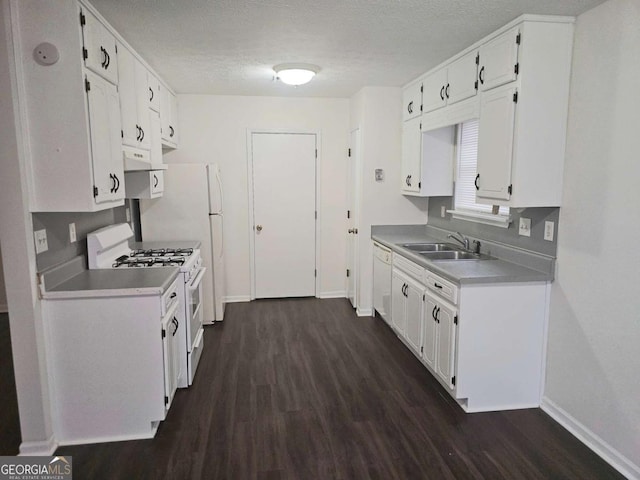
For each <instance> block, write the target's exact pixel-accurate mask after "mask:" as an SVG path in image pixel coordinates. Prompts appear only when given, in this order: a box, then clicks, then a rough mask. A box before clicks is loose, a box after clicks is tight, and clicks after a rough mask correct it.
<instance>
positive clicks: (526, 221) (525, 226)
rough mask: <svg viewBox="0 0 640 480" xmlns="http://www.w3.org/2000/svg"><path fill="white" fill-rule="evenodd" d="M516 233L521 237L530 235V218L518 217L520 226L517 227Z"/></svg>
mask: <svg viewBox="0 0 640 480" xmlns="http://www.w3.org/2000/svg"><path fill="white" fill-rule="evenodd" d="M518 233H519V234H520V235H522V236H523V237H530V236H531V219H530V218H524V217H520V226H519V228H518Z"/></svg>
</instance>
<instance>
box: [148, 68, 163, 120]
mask: <svg viewBox="0 0 640 480" xmlns="http://www.w3.org/2000/svg"><path fill="white" fill-rule="evenodd" d="M147 83H148V84H149V108H150V109H151V110H153V111H154V112H159V111H160V82H159V81H158V77H156V76H155V75H154V74H153V73H151V72H148V73H147Z"/></svg>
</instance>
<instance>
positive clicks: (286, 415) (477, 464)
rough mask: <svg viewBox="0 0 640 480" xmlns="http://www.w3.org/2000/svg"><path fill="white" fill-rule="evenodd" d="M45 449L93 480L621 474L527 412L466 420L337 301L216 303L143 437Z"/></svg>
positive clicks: (390, 337) (369, 323)
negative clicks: (221, 315) (191, 373)
mask: <svg viewBox="0 0 640 480" xmlns="http://www.w3.org/2000/svg"><path fill="white" fill-rule="evenodd" d="M0 319H1V318H0ZM0 355H2V362H3V363H2V364H1V365H2V366H3V368H4V365H5V362H6V360H5V357H4V353H3V352H0ZM3 375H6V374H4V373H3ZM3 385H4V384H3ZM16 415H17V411H16V413H15V414H14V417H16ZM0 418H2V421H3V422H4V424H6V425H9V424H10V422H11V421H13V420H11V419H10V418H9V417H7V415H4V414H3V415H2V416H0ZM16 418H17V417H16ZM14 420H15V419H14ZM8 432H10V429H8V430H5V429H4V428H3V429H2V443H1V445H7V444H8V443H11V441H12V440H11V439H12V438H13V437H11V434H10V433H8ZM14 443H15V440H14ZM15 449H16V451H17V444H16V445H15ZM57 453H58V454H60V455H71V456H73V464H74V471H75V473H76V476H77V478H92V479H101V478H105V479H131V478H136V479H146V478H148V479H154V480H155V479H163V478H164V479H172V480H175V479H240V480H244V479H260V480H276V479H277V480H284V479H287V480H288V479H291V480H298V479H305V480H307V479H310V480H314V479H340V480H342V479H345V480H347V479H358V480H360V479H381V480H382V479H384V480H390V479H434V480H442V479H451V480H459V479H473V480H496V479H508V480H513V479H533V480H538V479H580V480H589V479H612V480H613V479H621V478H623V477H622V476H621V475H619V474H618V473H617V472H616V471H615V470H614V469H613V468H611V467H610V466H609V465H607V464H606V463H605V462H604V461H603V460H602V459H600V458H599V457H598V456H596V455H595V454H594V453H593V452H591V451H590V450H589V449H588V448H587V447H585V446H584V445H583V444H581V443H580V442H579V441H578V440H577V439H575V438H574V437H573V436H572V435H571V434H569V433H568V432H567V431H565V430H564V429H563V428H561V427H560V426H559V425H558V424H557V423H555V422H554V421H553V420H552V419H551V418H550V417H549V416H547V415H546V414H545V413H543V412H542V411H541V410H539V409H532V410H524V411H513V412H495V413H478V414H465V413H464V412H463V411H462V409H461V408H460V407H459V406H458V404H457V403H456V402H455V401H454V400H453V399H452V398H451V397H450V395H449V394H448V393H447V392H446V391H445V390H444V388H443V387H442V386H441V385H440V384H439V383H438V382H437V381H436V380H435V379H434V378H433V377H432V376H431V375H430V374H429V373H428V372H427V370H426V369H425V368H424V367H423V366H422V365H421V364H420V362H418V360H417V359H416V358H415V357H414V356H413V355H412V354H411V353H410V352H409V351H408V350H407V348H406V347H405V346H404V345H403V344H402V342H401V341H400V340H399V339H398V338H397V337H396V335H395V334H394V333H393V332H392V331H391V329H390V328H389V327H388V326H387V325H386V324H385V323H384V322H383V321H382V320H381V319H379V318H371V317H357V316H356V315H355V314H354V312H353V309H352V308H351V306H350V304H349V302H348V301H347V300H345V299H330V300H319V299H314V298H307V299H273V300H260V301H255V302H251V303H240V304H230V305H228V306H227V311H226V316H225V321H224V322H223V323H222V324H217V325H215V326H210V327H206V328H205V348H204V352H203V356H202V359H201V363H200V366H199V369H198V372H197V374H196V378H195V381H194V384H193V386H192V387H190V388H189V389H187V390H179V391H178V392H177V394H176V397H175V399H174V403H173V405H172V407H171V410H170V411H169V414H168V417H167V419H166V420H165V421H164V422H162V424H161V425H160V428H159V430H158V433H157V434H156V437H155V438H154V439H152V440H144V441H133V442H119V443H110V444H99V445H79V446H69V447H61V448H59V449H58V451H57Z"/></svg>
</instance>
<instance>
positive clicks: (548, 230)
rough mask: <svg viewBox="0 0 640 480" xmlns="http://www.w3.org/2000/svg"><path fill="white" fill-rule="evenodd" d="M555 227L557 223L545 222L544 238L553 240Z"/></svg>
mask: <svg viewBox="0 0 640 480" xmlns="http://www.w3.org/2000/svg"><path fill="white" fill-rule="evenodd" d="M554 229H555V223H553V222H544V239H545V240H547V241H549V242H553V231H554Z"/></svg>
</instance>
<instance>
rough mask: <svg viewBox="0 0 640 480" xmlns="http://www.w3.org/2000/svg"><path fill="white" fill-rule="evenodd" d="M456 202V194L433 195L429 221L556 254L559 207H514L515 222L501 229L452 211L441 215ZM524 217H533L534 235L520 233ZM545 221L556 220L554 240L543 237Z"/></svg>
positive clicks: (430, 202)
mask: <svg viewBox="0 0 640 480" xmlns="http://www.w3.org/2000/svg"><path fill="white" fill-rule="evenodd" d="M452 203H453V197H431V198H429V220H428V221H427V224H428V225H432V226H434V227H439V228H444V229H445V230H452V231H457V232H461V233H463V234H465V235H470V236H472V237H478V238H484V239H486V240H490V241H493V242H500V243H505V244H507V245H513V246H514V247H518V248H524V249H526V250H531V251H533V252H538V253H543V254H545V255H551V256H555V255H556V248H557V243H558V242H557V233H558V216H559V212H560V209H559V208H527V209H525V210H523V211H522V212H518V211H516V210H514V209H511V217H512V218H513V222H512V223H511V224H510V225H509V228H500V227H495V226H491V225H483V224H481V223H477V222H468V221H465V220H457V219H454V218H451V215H450V214H449V213H447V214H446V215H445V218H442V217H441V216H440V207H442V206H443V205H444V207H445V209H446V210H450V209H451V205H452ZM520 217H525V218H530V219H531V236H530V237H524V236H521V235H519V234H518V224H519V221H520ZM545 221H552V222H554V223H555V234H554V238H553V242H549V241H547V240H544V238H543V237H544V222H545Z"/></svg>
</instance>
